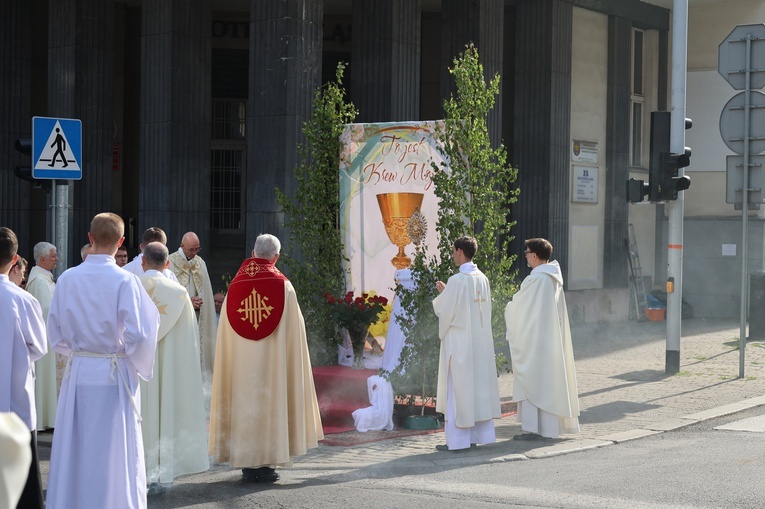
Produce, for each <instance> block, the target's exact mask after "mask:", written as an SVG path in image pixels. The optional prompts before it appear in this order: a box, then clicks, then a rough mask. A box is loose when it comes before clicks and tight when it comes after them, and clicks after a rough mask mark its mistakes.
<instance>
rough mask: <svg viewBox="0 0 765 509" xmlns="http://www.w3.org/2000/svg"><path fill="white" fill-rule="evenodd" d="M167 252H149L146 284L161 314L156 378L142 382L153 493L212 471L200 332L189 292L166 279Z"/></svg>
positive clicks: (157, 247) (154, 247) (159, 247)
mask: <svg viewBox="0 0 765 509" xmlns="http://www.w3.org/2000/svg"><path fill="white" fill-rule="evenodd" d="M167 256H168V252H167V248H166V247H165V246H164V245H163V244H161V243H160V242H152V243H149V244H148V245H147V246H145V248H144V250H143V267H144V269H145V272H144V275H143V276H141V283H143V287H144V288H145V289H146V293H148V294H149V296H150V297H151V299H152V301H154V304H155V305H156V306H157V309H158V310H159V316H160V322H159V333H158V334H157V354H156V360H155V362H154V377H153V378H152V379H151V380H150V381H148V382H144V381H141V417H143V422H142V423H141V428H142V430H143V447H144V452H145V454H144V456H145V458H146V477H147V481H148V483H149V494H152V493H153V492H154V491H160V492H161V491H162V487H161V486H162V485H168V484H171V483H172V482H173V479H175V478H176V477H178V476H180V475H184V474H193V473H197V472H203V471H205V470H207V469H208V468H209V460H208V457H207V414H206V413H205V406H204V396H203V394H202V370H201V368H200V366H199V329H198V328H197V320H196V318H195V317H194V307H193V306H192V305H191V300H190V299H189V295H188V293H187V292H186V289H185V288H184V287H182V286H181V285H180V284H178V283H176V282H175V281H171V280H169V279H168V278H166V277H165V276H163V275H162V272H161V271H162V270H164V269H165V268H167V264H168V260H167Z"/></svg>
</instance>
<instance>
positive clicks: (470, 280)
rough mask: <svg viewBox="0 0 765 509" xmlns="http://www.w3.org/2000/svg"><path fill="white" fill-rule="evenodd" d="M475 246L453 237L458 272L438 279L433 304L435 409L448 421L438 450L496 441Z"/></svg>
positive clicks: (489, 346)
mask: <svg viewBox="0 0 765 509" xmlns="http://www.w3.org/2000/svg"><path fill="white" fill-rule="evenodd" d="M477 251H478V243H477V241H476V240H475V239H474V238H473V237H460V238H459V239H457V240H455V241H454V247H453V253H452V256H453V259H454V263H455V264H456V265H457V266H458V267H459V272H458V273H457V274H455V275H453V276H452V277H450V278H449V281H448V282H447V283H446V284H444V283H443V282H441V281H438V282H437V283H436V288H437V289H438V291H439V292H440V295H439V296H438V297H436V298H435V299H434V300H433V309H434V310H435V312H436V315H437V316H438V336H439V337H440V338H441V352H440V356H439V366H438V388H437V397H436V411H437V412H441V413H443V414H444V418H445V420H446V422H445V424H444V432H445V435H446V444H445V445H437V446H436V449H438V450H439V451H444V450H449V451H455V450H460V449H467V448H470V447H471V445H472V444H487V443H493V442H495V441H496V436H495V433H494V421H493V419H499V418H500V417H502V412H501V409H500V403H499V384H498V382H497V364H496V361H495V359H494V339H493V335H492V331H491V289H490V287H489V280H488V279H487V278H486V276H484V274H483V273H482V272H481V271H480V270H478V266H476V264H474V263H473V261H472V260H473V257H474V256H475V253H476V252H477Z"/></svg>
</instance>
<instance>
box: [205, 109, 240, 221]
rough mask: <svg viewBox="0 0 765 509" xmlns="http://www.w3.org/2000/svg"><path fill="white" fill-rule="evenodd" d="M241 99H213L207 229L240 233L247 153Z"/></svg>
mask: <svg viewBox="0 0 765 509" xmlns="http://www.w3.org/2000/svg"><path fill="white" fill-rule="evenodd" d="M246 104H247V101H246V100H244V99H213V112H212V143H211V151H210V227H211V228H213V229H219V230H240V229H241V228H242V226H243V225H242V214H243V213H242V209H243V204H244V189H243V186H244V181H243V178H242V177H243V174H244V173H243V172H244V167H245V157H246V153H247V142H246V136H245V125H246Z"/></svg>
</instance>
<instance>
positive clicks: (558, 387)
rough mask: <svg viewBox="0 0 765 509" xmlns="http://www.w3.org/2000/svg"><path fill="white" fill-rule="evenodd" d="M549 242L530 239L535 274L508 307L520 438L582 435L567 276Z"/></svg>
mask: <svg viewBox="0 0 765 509" xmlns="http://www.w3.org/2000/svg"><path fill="white" fill-rule="evenodd" d="M552 250H553V248H552V245H551V244H550V243H549V242H548V241H547V240H545V239H538V238H537V239H529V240H527V241H526V253H525V256H526V262H527V263H528V265H529V267H531V268H532V271H531V274H529V275H528V276H527V277H526V279H524V280H523V283H521V289H520V290H519V291H518V292H517V293H516V294H515V295H514V296H513V300H511V301H510V302H508V304H507V307H506V308H505V322H506V324H507V341H508V342H509V343H510V356H511V361H512V364H513V374H514V378H513V401H516V402H517V403H518V420H519V421H520V422H521V429H523V431H527V432H528V434H522V435H516V436H515V437H514V438H515V439H519V440H534V439H538V438H540V437H545V438H557V437H559V436H560V435H564V434H571V433H578V432H579V396H578V393H577V387H576V369H575V367H574V348H573V346H572V343H571V330H570V328H569V323H568V311H567V309H566V296H565V295H564V293H563V274H562V273H561V270H560V266H559V265H558V262H557V261H550V258H551V257H552Z"/></svg>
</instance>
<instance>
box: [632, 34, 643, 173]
mask: <svg viewBox="0 0 765 509" xmlns="http://www.w3.org/2000/svg"><path fill="white" fill-rule="evenodd" d="M643 35H644V34H643V31H642V30H637V29H634V30H633V31H632V80H631V82H630V84H631V86H630V102H631V105H632V108H631V111H630V116H631V117H632V119H631V120H632V121H631V123H630V130H631V135H630V165H631V166H636V167H640V166H642V163H643V116H644V115H645V112H644V104H645V96H644V94H643V46H644V45H643Z"/></svg>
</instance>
